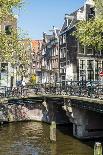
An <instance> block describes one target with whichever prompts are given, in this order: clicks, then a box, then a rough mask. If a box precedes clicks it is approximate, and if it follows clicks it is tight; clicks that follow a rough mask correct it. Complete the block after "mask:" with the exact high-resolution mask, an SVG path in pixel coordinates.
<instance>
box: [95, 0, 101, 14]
mask: <svg viewBox="0 0 103 155" xmlns="http://www.w3.org/2000/svg"><path fill="white" fill-rule="evenodd" d="M94 2H95V6H96V9H97V13H98V15H99V17H103V0H94Z"/></svg>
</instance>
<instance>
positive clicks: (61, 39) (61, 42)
mask: <svg viewBox="0 0 103 155" xmlns="http://www.w3.org/2000/svg"><path fill="white" fill-rule="evenodd" d="M59 44H60V45H62V44H63V38H62V36H60V38H59Z"/></svg>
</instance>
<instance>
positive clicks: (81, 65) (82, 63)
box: [80, 60, 86, 70]
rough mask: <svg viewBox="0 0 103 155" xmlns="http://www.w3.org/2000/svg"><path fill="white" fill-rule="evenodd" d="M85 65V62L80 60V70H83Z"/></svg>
mask: <svg viewBox="0 0 103 155" xmlns="http://www.w3.org/2000/svg"><path fill="white" fill-rule="evenodd" d="M85 67H86V65H85V60H80V69H83V70H84V69H85Z"/></svg>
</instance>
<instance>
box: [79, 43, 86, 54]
mask: <svg viewBox="0 0 103 155" xmlns="http://www.w3.org/2000/svg"><path fill="white" fill-rule="evenodd" d="M78 53H80V54H84V53H85V49H84V46H83V45H81V44H80V43H79V42H78Z"/></svg>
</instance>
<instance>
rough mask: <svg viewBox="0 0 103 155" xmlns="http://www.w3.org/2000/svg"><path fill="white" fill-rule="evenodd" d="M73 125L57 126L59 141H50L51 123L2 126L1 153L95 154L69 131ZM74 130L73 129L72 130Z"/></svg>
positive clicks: (7, 154) (45, 154)
mask: <svg viewBox="0 0 103 155" xmlns="http://www.w3.org/2000/svg"><path fill="white" fill-rule="evenodd" d="M71 128H72V126H68V125H62V126H61V125H59V126H57V141H56V143H51V142H50V139H49V137H50V125H48V124H46V123H40V122H16V123H10V124H5V125H3V126H1V127H0V155H93V149H92V148H91V147H90V146H88V145H87V144H84V143H83V142H81V141H79V140H77V139H76V138H74V137H73V136H72V132H68V131H69V130H70V129H71ZM71 131H72V130H71Z"/></svg>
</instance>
